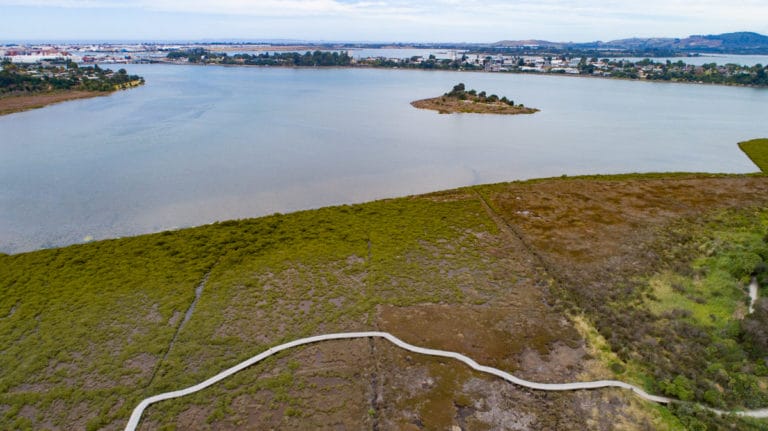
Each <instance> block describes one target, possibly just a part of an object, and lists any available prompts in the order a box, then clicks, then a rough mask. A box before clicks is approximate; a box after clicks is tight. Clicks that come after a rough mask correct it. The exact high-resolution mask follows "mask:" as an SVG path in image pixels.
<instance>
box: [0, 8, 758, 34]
mask: <svg viewBox="0 0 768 431" xmlns="http://www.w3.org/2000/svg"><path fill="white" fill-rule="evenodd" d="M766 17H768V0H642V1H638V0H631V1H628V0H603V1H598V0H489V1H477V0H421V1H414V0H215V1H214V0H0V41H5V42H9V41H20V40H233V39H241V40H254V41H255V40H275V39H288V40H306V41H350V42H496V41H499V40H525V39H544V40H550V41H573V42H588V41H595V40H604V41H607V40H613V39H621V38H627V37H686V36H688V35H691V34H719V33H726V32H733V31H754V32H758V33H762V34H768V19H766Z"/></svg>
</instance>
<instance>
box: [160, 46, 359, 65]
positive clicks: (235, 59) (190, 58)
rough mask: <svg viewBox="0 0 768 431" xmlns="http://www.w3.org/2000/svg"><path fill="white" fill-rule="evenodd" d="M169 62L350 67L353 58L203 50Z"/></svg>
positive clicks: (172, 56) (170, 56) (172, 57)
mask: <svg viewBox="0 0 768 431" xmlns="http://www.w3.org/2000/svg"><path fill="white" fill-rule="evenodd" d="M166 57H167V58H168V59H169V60H176V61H178V60H186V61H187V62H189V63H198V64H245V65H252V66H310V67H328V66H349V65H350V64H352V57H351V56H350V55H349V54H348V53H347V52H346V51H341V52H338V51H319V50H318V51H314V52H309V51H307V52H306V53H304V54H300V53H298V52H274V53H269V52H262V53H258V54H234V55H229V54H227V53H225V52H211V51H208V50H205V49H202V48H194V49H189V50H184V51H173V52H170V53H168V55H167V56H166Z"/></svg>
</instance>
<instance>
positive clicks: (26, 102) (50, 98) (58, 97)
mask: <svg viewBox="0 0 768 431" xmlns="http://www.w3.org/2000/svg"><path fill="white" fill-rule="evenodd" d="M107 94H109V93H108V92H100V91H59V92H53V93H42V94H30V95H14V96H4V97H0V115H7V114H12V113H14V112H21V111H28V110H30V109H37V108H42V107H44V106H48V105H52V104H54V103H59V102H66V101H67V100H75V99H85V98H89V97H98V96H105V95H107Z"/></svg>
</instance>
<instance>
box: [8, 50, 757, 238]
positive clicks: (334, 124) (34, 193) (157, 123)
mask: <svg viewBox="0 0 768 431" xmlns="http://www.w3.org/2000/svg"><path fill="white" fill-rule="evenodd" d="M126 68H127V69H128V71H129V72H130V73H137V74H141V75H143V76H144V77H145V78H146V80H147V85H145V86H144V87H141V88H137V89H132V90H129V91H122V92H119V93H116V94H113V95H110V96H107V97H99V98H94V99H87V100H78V101H72V102H67V103H62V104H58V105H53V106H49V107H46V108H44V109H39V110H35V111H28V112H23V113H17V114H12V115H8V116H3V117H0V251H2V252H6V253H18V252H23V251H28V250H34V249H38V248H45V247H54V246H61V245H67V244H72V243H78V242H82V241H86V240H91V239H102V238H113V237H119V236H126V235H134V234H139V233H147V232H155V231H160V230H165V229H173V228H177V227H185V226H192V225H200V224H205V223H211V222H214V221H217V220H227V219H233V218H245V217H255V216H261V215H266V214H270V213H274V212H288V211H294V210H299V209H307V208H315V207H320V206H325V205H333V204H342V203H354V202H363V201H367V200H372V199H379V198H385V197H394V196H402V195H408V194H415V193H423V192H429V191H434V190H441V189H448V188H453V187H459V186H465V185H471V184H480V183H491V182H499V181H507V180H515V179H526V178H535V177H547V176H559V175H564V174H566V175H578V174H590V173H623V172H649V171H699V172H701V171H706V172H732V173H737V172H754V171H756V168H755V166H754V165H753V164H752V163H751V162H750V161H749V160H748V159H747V157H746V156H744V155H743V154H742V153H741V152H740V151H739V149H738V147H737V146H736V143H737V142H739V141H742V140H746V139H751V138H756V137H765V136H768V121H766V118H768V90H765V89H752V88H735V87H721V86H707V85H690V84H669V83H646V82H631V81H619V80H608V79H589V78H568V77H559V76H531V75H509V74H491V73H471V72H463V73H462V72H424V71H404V70H370V69H285V68H246V67H216V66H171V65H131V66H127V67H126ZM458 82H464V83H465V84H466V85H467V87H468V88H476V89H478V90H485V91H487V92H488V93H489V94H491V93H496V94H498V95H499V96H507V97H509V98H511V99H513V100H515V102H518V103H524V104H525V105H527V106H532V107H536V108H539V109H541V112H539V113H536V114H534V115H519V116H487V115H472V114H463V115H439V114H437V113H435V112H432V111H422V110H417V109H415V108H413V107H411V106H410V104H409V103H410V102H411V101H413V100H416V99H420V98H425V97H432V96H436V95H439V94H442V93H443V92H445V91H448V90H450V88H451V87H452V86H453V85H455V84H456V83H458Z"/></svg>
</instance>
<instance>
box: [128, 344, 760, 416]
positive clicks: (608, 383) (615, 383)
mask: <svg viewBox="0 0 768 431" xmlns="http://www.w3.org/2000/svg"><path fill="white" fill-rule="evenodd" d="M371 337H374V338H384V339H386V340H387V341H389V342H391V343H392V344H394V345H396V346H398V347H401V348H403V349H405V350H408V351H410V352H414V353H421V354H423V355H430V356H439V357H443V358H451V359H456V360H457V361H461V362H463V363H465V364H467V365H469V367H470V368H472V369H474V370H477V371H481V372H484V373H488V374H493V375H494V376H498V377H501V378H502V379H504V380H506V381H508V382H510V383H514V384H516V385H519V386H523V387H526V388H530V389H536V390H541V391H575V390H582V389H599V388H624V389H629V390H630V391H632V392H634V393H635V394H637V395H638V396H639V397H640V398H642V399H645V400H648V401H653V402H656V403H661V404H668V403H671V402H675V401H677V400H675V399H673V398H667V397H660V396H658V395H651V394H649V393H647V392H645V391H644V390H642V389H641V388H639V387H637V386H635V385H631V384H629V383H625V382H622V381H619V380H596V381H592V382H574V383H537V382H531V381H528V380H524V379H521V378H519V377H515V376H513V375H512V374H509V373H507V372H506V371H502V370H499V369H497V368H493V367H487V366H484V365H480V364H478V363H477V362H475V361H474V360H472V359H471V358H468V357H466V356H464V355H462V354H461V353H456V352H448V351H445V350H435V349H427V348H424V347H419V346H414V345H413V344H408V343H406V342H405V341H403V340H401V339H399V338H397V337H395V336H394V335H392V334H390V333H388V332H375V331H371V332H345V333H338V334H326V335H316V336H314V337H308V338H301V339H299V340H295V341H291V342H289V343H285V344H281V345H279V346H275V347H272V348H270V349H268V350H267V351H265V352H262V353H260V354H258V355H256V356H254V357H252V358H250V359H248V360H246V361H243V362H241V363H239V364H237V365H235V366H234V367H232V368H229V369H226V370H224V371H222V372H221V373H219V374H216V375H215V376H213V377H211V378H210V379H208V380H206V381H204V382H201V383H198V384H196V385H194V386H190V387H188V388H184V389H180V390H178V391H173V392H166V393H164V394H159V395H155V396H152V397H149V398H146V399H144V400H142V401H141V402H140V403H139V405H138V406H136V408H135V409H134V410H133V413H131V418H130V419H129V420H128V424H127V425H126V427H125V430H126V431H134V430H135V429H136V427H137V426H138V425H139V421H140V420H141V415H142V414H143V413H144V409H146V408H147V407H148V406H149V405H150V404H153V403H156V402H159V401H163V400H169V399H172V398H178V397H183V396H184V395H189V394H192V393H195V392H198V391H201V390H203V389H205V388H207V387H208V386H211V385H213V384H214V383H217V382H220V381H221V380H224V379H226V378H227V377H229V376H231V375H233V374H235V373H238V372H240V371H242V370H244V369H245V368H248V367H250V366H251V365H253V364H256V363H257V362H259V361H262V360H264V359H266V358H268V357H270V356H272V355H274V354H276V353H278V352H282V351H283V350H288V349H291V348H293V347H298V346H302V345H305V344H313V343H317V342H320V341H328V340H349V339H354V338H371ZM702 407H704V408H706V409H708V410H711V411H713V412H715V413H718V414H735V415H739V416H749V417H753V418H768V409H762V410H749V411H737V412H725V411H722V410H717V409H713V408H710V407H706V406H702Z"/></svg>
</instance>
